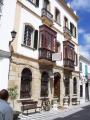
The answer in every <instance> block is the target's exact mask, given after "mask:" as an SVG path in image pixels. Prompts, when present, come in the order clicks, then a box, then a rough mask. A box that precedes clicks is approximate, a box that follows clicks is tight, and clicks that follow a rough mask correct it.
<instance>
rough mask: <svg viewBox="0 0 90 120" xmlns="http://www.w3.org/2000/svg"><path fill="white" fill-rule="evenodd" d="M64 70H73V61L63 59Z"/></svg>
mask: <svg viewBox="0 0 90 120" xmlns="http://www.w3.org/2000/svg"><path fill="white" fill-rule="evenodd" d="M64 68H65V69H69V70H71V71H73V70H74V61H72V60H69V59H66V60H65V59H64Z"/></svg>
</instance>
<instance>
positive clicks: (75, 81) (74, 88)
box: [73, 77, 77, 94]
mask: <svg viewBox="0 0 90 120" xmlns="http://www.w3.org/2000/svg"><path fill="white" fill-rule="evenodd" d="M73 94H77V79H76V77H74V79H73Z"/></svg>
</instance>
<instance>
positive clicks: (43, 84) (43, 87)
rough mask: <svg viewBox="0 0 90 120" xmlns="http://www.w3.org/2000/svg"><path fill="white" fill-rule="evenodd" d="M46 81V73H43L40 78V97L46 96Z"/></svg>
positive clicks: (47, 76) (47, 77)
mask: <svg viewBox="0 0 90 120" xmlns="http://www.w3.org/2000/svg"><path fill="white" fill-rule="evenodd" d="M48 79H49V75H48V73H47V72H43V73H42V76H41V97H46V96H48Z"/></svg>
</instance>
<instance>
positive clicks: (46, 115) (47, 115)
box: [19, 102, 90, 120]
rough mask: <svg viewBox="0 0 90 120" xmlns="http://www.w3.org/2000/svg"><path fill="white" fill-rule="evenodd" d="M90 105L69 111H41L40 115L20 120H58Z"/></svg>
mask: <svg viewBox="0 0 90 120" xmlns="http://www.w3.org/2000/svg"><path fill="white" fill-rule="evenodd" d="M88 105H90V102H86V103H84V104H80V105H75V106H70V107H69V108H67V109H58V110H53V109H51V110H50V111H41V112H40V113H35V114H30V115H28V116H26V115H19V118H20V120H54V119H56V118H59V117H61V118H64V117H66V116H69V115H71V114H74V113H76V112H79V111H81V110H83V107H85V106H88Z"/></svg>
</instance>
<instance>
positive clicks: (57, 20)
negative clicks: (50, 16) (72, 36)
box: [55, 8, 60, 24]
mask: <svg viewBox="0 0 90 120" xmlns="http://www.w3.org/2000/svg"><path fill="white" fill-rule="evenodd" d="M55 21H56V22H57V23H58V24H60V12H59V10H58V9H57V8H56V9H55Z"/></svg>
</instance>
